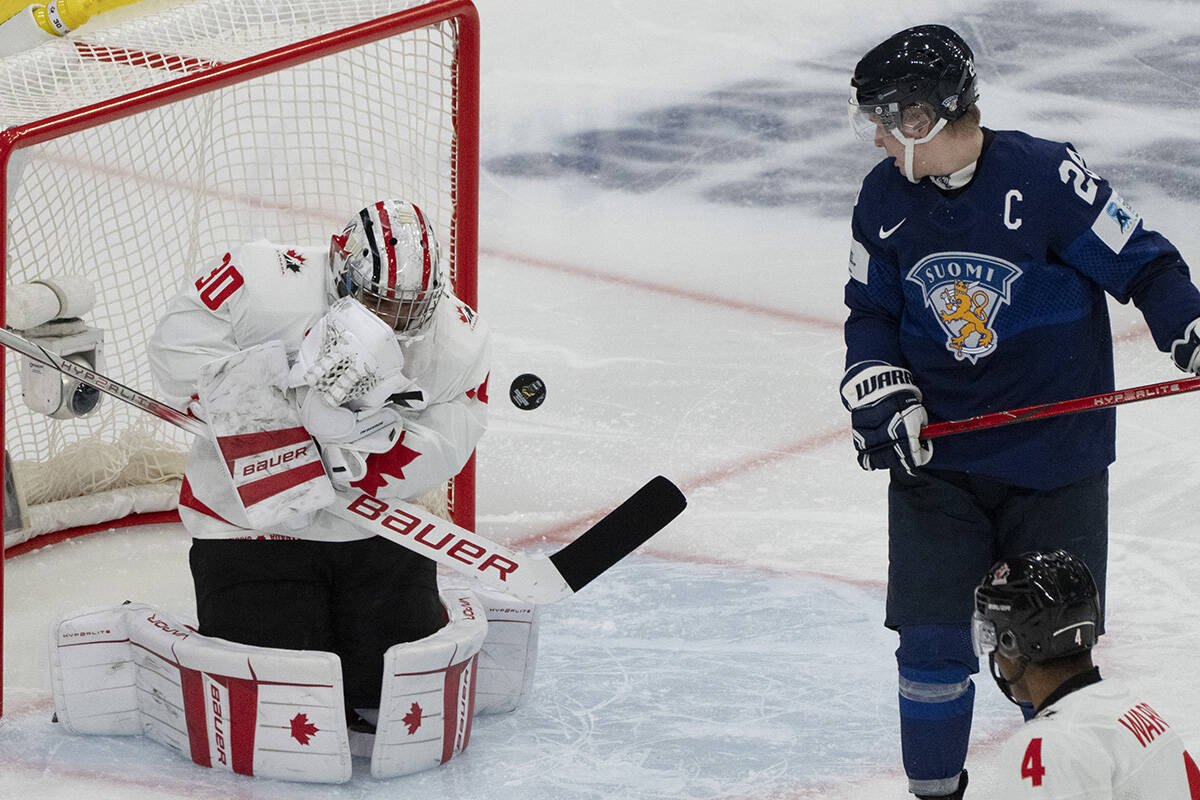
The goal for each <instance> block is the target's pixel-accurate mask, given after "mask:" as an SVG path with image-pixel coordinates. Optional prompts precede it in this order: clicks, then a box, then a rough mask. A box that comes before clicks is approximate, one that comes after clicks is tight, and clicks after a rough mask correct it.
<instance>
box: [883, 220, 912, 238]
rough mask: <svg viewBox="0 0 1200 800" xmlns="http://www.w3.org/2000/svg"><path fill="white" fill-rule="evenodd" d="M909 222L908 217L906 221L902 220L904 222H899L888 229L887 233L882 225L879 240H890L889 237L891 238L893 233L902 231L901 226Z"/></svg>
mask: <svg viewBox="0 0 1200 800" xmlns="http://www.w3.org/2000/svg"><path fill="white" fill-rule="evenodd" d="M907 221H908V217H905V218H904V219H902V220H900V221H899V222H897V223H896V224H895V226H893V227H891V228H888V229H887V230H886V231H885V230H884V229H883V226H882V225H880V226H879V238H880V239H886V238H888V237H889V236H891V235H892V234H893V233H895V232H896V231H898V230H900V226H901V225H903V224H904V223H905V222H907Z"/></svg>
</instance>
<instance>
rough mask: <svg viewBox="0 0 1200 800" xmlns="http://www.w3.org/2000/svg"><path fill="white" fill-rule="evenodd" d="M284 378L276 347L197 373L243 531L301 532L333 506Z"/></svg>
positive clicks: (264, 347)
mask: <svg viewBox="0 0 1200 800" xmlns="http://www.w3.org/2000/svg"><path fill="white" fill-rule="evenodd" d="M287 375H288V365H287V354H286V352H285V350H284V347H283V343H282V342H278V341H272V342H267V343H265V344H261V345H257V346H255V347H251V348H249V349H246V350H243V351H241V352H239V353H235V354H234V355H232V356H228V357H226V358H223V359H219V360H217V361H213V362H210V363H208V364H206V365H205V366H204V367H203V369H201V372H200V379H199V382H198V385H197V394H198V396H199V403H200V407H201V408H202V410H203V413H204V415H205V418H206V419H207V420H208V425H209V434H210V437H211V438H212V441H213V443H214V444H215V445H216V447H217V449H218V450H219V451H220V453H221V457H222V459H223V460H224V461H225V465H226V468H227V470H228V472H229V476H230V478H231V480H232V481H233V488H234V491H235V496H236V499H237V503H238V504H240V505H241V510H242V511H243V513H244V514H245V519H244V521H243V520H238V519H231V520H230V521H231V522H234V523H235V524H238V525H240V526H241V527H246V528H251V529H254V530H271V529H272V528H274V527H276V526H279V525H283V526H285V527H299V526H300V525H301V524H304V523H306V522H307V520H308V519H309V518H310V516H309V515H311V514H312V513H314V512H316V511H319V510H321V509H322V508H324V507H325V506H327V505H329V504H330V503H331V502H333V500H334V494H333V484H332V483H331V482H330V480H329V478H328V476H327V475H326V473H325V465H324V463H323V462H322V461H321V455H320V451H318V450H317V447H316V444H315V443H314V442H313V440H312V437H311V436H310V435H309V432H308V431H307V430H306V429H305V428H304V426H303V425H302V424H300V417H299V415H298V414H297V413H296V410H295V409H294V408H293V407H292V404H291V402H290V401H289V400H288V397H287ZM231 511H233V509H223V514H230V512H231Z"/></svg>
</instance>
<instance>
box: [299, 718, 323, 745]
mask: <svg viewBox="0 0 1200 800" xmlns="http://www.w3.org/2000/svg"><path fill="white" fill-rule="evenodd" d="M319 730H320V728H318V727H317V726H316V725H313V724H312V723H311V722H309V721H308V715H307V714H297V715H296V716H294V717H292V738H293V739H295V740H296V741H297V742H299V743H300V744H305V745H306V744H308V740H309V739H311V738H312V737H313V736H315V735H316V733H317V731H319Z"/></svg>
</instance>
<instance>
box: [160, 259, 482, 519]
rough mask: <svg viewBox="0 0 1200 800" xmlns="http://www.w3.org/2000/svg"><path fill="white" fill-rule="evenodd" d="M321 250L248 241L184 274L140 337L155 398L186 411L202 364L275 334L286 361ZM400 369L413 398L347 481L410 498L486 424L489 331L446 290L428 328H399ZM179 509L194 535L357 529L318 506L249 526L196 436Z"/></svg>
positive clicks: (311, 296)
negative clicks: (283, 520) (385, 442)
mask: <svg viewBox="0 0 1200 800" xmlns="http://www.w3.org/2000/svg"><path fill="white" fill-rule="evenodd" d="M327 259H328V252H327V250H326V249H325V248H320V247H290V248H289V247H285V246H281V245H276V244H272V243H270V242H266V241H258V242H252V243H249V244H245V245H242V246H240V247H237V248H235V249H233V250H232V251H231V252H229V253H227V254H225V256H224V257H223V258H222V259H221V262H220V263H219V264H218V265H217V266H216V267H214V268H212V269H211V270H204V271H203V272H201V273H200V274H198V275H195V276H192V277H191V278H189V279H188V281H187V283H186V284H185V285H184V287H183V289H182V290H181V291H180V292H179V293H178V294H177V295H176V296H175V297H173V298H172V299H171V300H170V301H169V302H168V304H167V308H166V311H165V313H164V315H163V316H162V318H161V319H160V320H159V323H158V326H157V329H156V330H155V332H154V335H153V337H152V338H151V341H150V347H149V356H150V366H151V370H152V372H153V375H154V378H155V380H156V382H157V384H158V387H159V391H160V392H161V393H162V395H163V397H164V399H165V401H166V402H168V403H171V404H172V405H174V406H176V407H177V408H180V409H187V408H188V407H189V404H191V403H192V402H193V401H194V400H195V399H196V397H197V392H198V385H199V382H200V379H201V374H202V371H203V370H204V368H205V366H206V365H211V364H212V363H213V362H216V361H218V360H220V359H224V358H227V357H229V356H231V355H234V354H236V353H240V352H243V351H245V350H247V349H249V348H253V347H255V346H258V345H263V344H266V343H268V342H276V341H277V342H282V343H283V345H284V348H285V349H286V351H287V353H288V356H289V359H293V358H294V357H295V356H296V354H297V352H298V351H299V349H300V346H301V343H302V342H303V340H304V337H305V334H306V332H308V331H309V330H310V329H312V328H313V327H314V326H315V325H316V324H317V323H318V321H320V320H321V319H322V317H323V316H324V315H325V314H326V312H327V311H328V310H329V307H330V302H331V300H332V299H333V298H332V296H331V294H330V291H329V283H330V279H329V275H328V264H327ZM400 349H401V350H402V351H403V363H404V366H403V372H404V376H405V377H406V378H408V379H410V380H411V382H412V386H410V387H409V388H410V389H415V390H419V393H420V396H421V398H422V402H420V403H418V404H415V405H416V406H417V407H416V408H406V407H405V403H404V401H403V400H400V401H399V403H400V404H399V405H391V406H390V407H392V408H395V410H396V411H397V412H398V413H399V415H400V417H401V418H402V422H403V425H402V433H401V435H400V436H399V439H398V440H397V441H396V443H395V445H394V446H392V447H391V448H390V449H388V450H386V451H384V452H372V453H370V454H369V455H368V456H366V458H365V474H361V475H360V476H359V477H358V479H357V480H355V481H354V482H353V483H352V484H351V485H352V486H353V488H354V489H356V490H360V491H363V492H366V493H368V494H372V495H375V496H378V497H381V498H392V499H411V498H414V497H418V496H420V495H422V494H424V493H426V492H427V491H429V490H430V489H433V488H436V487H437V486H439V485H441V484H443V483H445V482H446V481H447V480H449V479H450V478H451V477H453V476H454V475H456V474H457V473H458V471H459V470H460V469H462V467H463V465H464V464H465V463H466V462H467V460H468V458H469V457H470V455H471V453H472V452H473V451H474V449H475V445H476V443H477V442H478V441H479V438H480V437H481V436H482V434H483V432H484V430H485V428H486V426H487V406H486V403H487V378H488V369H489V362H490V336H489V333H488V330H487V326H486V323H485V322H484V321H483V320H482V319H481V318H480V317H478V316H477V315H476V313H475V311H474V310H473V309H471V308H470V307H468V306H467V305H466V304H465V303H463V302H462V301H461V300H459V299H458V298H456V297H454V296H453V295H448V296H446V297H443V298H442V299H441V301H440V302H439V303H438V305H437V309H436V313H435V316H434V318H433V320H432V321H431V322H430V323H429V325H428V327H427V328H426V329H425V330H424V331H423V332H422V333H420V334H418V335H416V336H412V337H403V338H402V339H401V341H400ZM179 505H180V517H181V518H182V519H183V522H184V524H185V525H186V526H187V528H188V530H189V532H190V533H191V534H192V535H193V536H195V537H198V538H245V537H256V536H272V537H284V538H304V539H317V540H323V541H346V540H351V539H360V538H364V537H365V536H367V535H368V534H366V533H364V532H363V531H361V530H360V529H358V528H356V527H354V526H351V525H350V524H349V523H346V522H342V521H340V520H338V519H337V518H335V517H333V516H332V515H330V514H327V513H324V512H317V513H316V515H315V516H314V517H312V518H311V519H308V520H305V521H304V522H305V523H306V524H304V525H302V526H290V525H283V526H281V527H280V529H278V530H248V528H252V527H253V526H251V525H249V524H248V522H247V519H246V516H245V513H244V511H243V509H242V504H241V503H240V502H239V499H238V496H237V493H236V491H235V488H234V485H233V483H232V481H231V478H230V473H229V471H228V467H227V466H226V464H225V461H224V460H223V458H222V456H221V455H220V453H219V452H218V450H217V448H216V446H215V445H214V443H213V442H212V441H210V440H209V439H207V438H205V437H196V439H195V441H194V443H193V446H192V452H191V455H190V457H189V459H188V466H187V474H186V479H185V481H184V485H183V488H182V490H181V492H180V501H179Z"/></svg>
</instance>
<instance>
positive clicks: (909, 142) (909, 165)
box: [891, 117, 946, 183]
mask: <svg viewBox="0 0 1200 800" xmlns="http://www.w3.org/2000/svg"><path fill="white" fill-rule="evenodd" d="M944 127H946V118H945V117H939V118H938V121H937V122H936V123H934V125H933V128H932V129H930V131H929V133H927V134H925V135H924V136H922V137H921V138H920V139H913V138H911V137H909V136H905V135H904V134H903V133H901V132H900V129H899V128H892V129H891V134H892V136H895V137H896V139H897V140H898V141H899V142H900V144H902V145H904V177H906V178H908V181H909V183H917V182H918V179H917V178H914V177H913V154H914V152H915V151H916V148H917V145H919V144H925V143H926V142H928V141H929V140H930V139H932V138H933V137H934V136H937V135H938V133H940V132H941V130H942V128H944Z"/></svg>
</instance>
